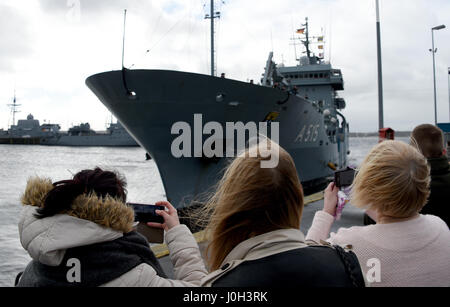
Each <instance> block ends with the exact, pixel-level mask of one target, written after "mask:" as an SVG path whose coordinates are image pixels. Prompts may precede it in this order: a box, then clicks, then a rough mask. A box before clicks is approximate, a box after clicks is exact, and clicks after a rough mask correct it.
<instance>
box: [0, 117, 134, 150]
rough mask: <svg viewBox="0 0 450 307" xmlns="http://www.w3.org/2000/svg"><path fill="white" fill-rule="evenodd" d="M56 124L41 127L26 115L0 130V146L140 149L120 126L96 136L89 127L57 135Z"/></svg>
mask: <svg viewBox="0 0 450 307" xmlns="http://www.w3.org/2000/svg"><path fill="white" fill-rule="evenodd" d="M60 129H61V127H60V125H58V124H43V125H40V123H39V120H37V119H34V117H33V115H32V114H29V115H28V116H27V118H26V119H22V120H19V121H18V123H17V125H14V124H13V125H12V126H11V127H10V128H9V129H8V130H7V131H5V130H0V144H23V145H49V146H111V147H113V146H122V147H132V146H139V145H138V143H136V141H135V140H134V139H133V138H132V137H131V136H130V135H129V134H128V132H127V131H126V130H125V129H124V128H123V126H122V125H121V124H120V123H111V124H110V126H109V127H108V128H107V130H106V131H105V132H96V131H94V130H92V129H91V128H90V125H89V123H85V124H81V125H79V126H75V127H72V128H70V129H69V131H67V132H62V131H60Z"/></svg>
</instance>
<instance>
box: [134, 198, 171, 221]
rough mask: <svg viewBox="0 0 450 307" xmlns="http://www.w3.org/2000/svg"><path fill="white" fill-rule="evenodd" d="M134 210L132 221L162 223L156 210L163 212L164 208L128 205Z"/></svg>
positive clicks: (162, 219)
mask: <svg viewBox="0 0 450 307" xmlns="http://www.w3.org/2000/svg"><path fill="white" fill-rule="evenodd" d="M128 205H129V206H131V207H132V208H133V210H134V220H135V221H136V222H141V223H149V222H154V223H160V224H163V223H164V218H163V217H162V216H159V215H157V214H156V210H164V209H165V208H166V207H164V206H155V205H144V204H133V203H128Z"/></svg>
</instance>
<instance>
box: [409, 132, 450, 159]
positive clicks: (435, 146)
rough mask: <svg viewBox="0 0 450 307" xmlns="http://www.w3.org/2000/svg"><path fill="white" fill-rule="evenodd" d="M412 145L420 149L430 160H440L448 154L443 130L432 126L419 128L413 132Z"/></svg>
mask: <svg viewBox="0 0 450 307" xmlns="http://www.w3.org/2000/svg"><path fill="white" fill-rule="evenodd" d="M411 145H414V146H416V147H418V148H419V150H420V151H421V152H422V154H423V155H424V156H425V157H426V158H428V159H430V158H440V157H441V156H442V155H445V153H446V149H445V147H444V134H443V132H442V130H441V129H439V128H438V127H436V126H433V125H430V124H424V125H420V126H417V127H416V128H415V129H414V130H413V132H412V134H411Z"/></svg>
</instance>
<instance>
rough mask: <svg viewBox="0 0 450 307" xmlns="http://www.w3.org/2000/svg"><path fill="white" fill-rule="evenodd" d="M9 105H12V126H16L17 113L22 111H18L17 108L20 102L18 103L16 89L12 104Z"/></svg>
mask: <svg viewBox="0 0 450 307" xmlns="http://www.w3.org/2000/svg"><path fill="white" fill-rule="evenodd" d="M8 106H9V107H11V112H12V114H13V123H12V125H11V126H14V125H15V124H16V113H19V112H20V111H18V110H17V109H16V108H17V107H20V106H21V105H20V104H17V100H16V90H14V100H13V103H12V104H8Z"/></svg>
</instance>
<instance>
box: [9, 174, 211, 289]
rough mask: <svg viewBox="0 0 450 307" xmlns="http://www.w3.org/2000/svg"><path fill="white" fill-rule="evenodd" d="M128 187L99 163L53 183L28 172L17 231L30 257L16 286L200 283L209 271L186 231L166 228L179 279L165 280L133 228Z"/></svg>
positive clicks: (177, 227)
mask: <svg viewBox="0 0 450 307" xmlns="http://www.w3.org/2000/svg"><path fill="white" fill-rule="evenodd" d="M125 186H126V183H125V180H124V179H122V178H120V176H118V175H117V174H115V173H113V172H108V171H103V170H101V169H100V168H96V169H95V170H84V171H82V172H80V173H78V174H76V175H75V176H74V177H73V179H72V180H65V181H60V182H56V183H53V184H52V182H51V181H50V179H42V178H31V179H30V180H29V181H28V183H27V187H26V190H25V193H24V195H23V196H22V203H23V205H24V207H23V211H22V213H21V217H20V221H19V234H20V241H21V243H22V246H23V247H24V248H25V249H26V250H27V251H28V253H29V254H30V256H31V258H32V259H33V260H32V261H31V262H30V263H29V264H28V266H27V268H26V269H25V271H24V272H23V274H22V275H21V276H20V279H19V280H18V284H17V285H18V286H19V287H60V286H62V287H73V286H80V287H96V286H131V287H150V286H164V287H168V286H198V285H199V281H200V279H201V278H202V277H204V276H205V275H206V274H207V272H206V269H205V266H204V264H203V260H202V258H201V255H200V251H199V249H198V245H197V243H196V241H195V239H194V238H193V236H192V234H191V232H190V231H189V229H188V228H187V227H186V226H184V225H176V226H174V227H170V230H169V228H167V230H168V231H167V232H166V242H167V244H168V246H169V250H170V255H171V259H172V262H173V264H174V268H175V269H174V272H175V277H176V279H177V280H170V279H167V278H166V275H165V273H164V271H163V270H162V268H161V266H160V264H159V262H158V260H157V259H156V257H155V256H154V254H153V253H152V251H151V250H150V248H149V244H148V242H147V240H146V239H145V238H144V237H143V236H142V235H140V234H138V233H137V232H136V231H134V230H133V225H134V211H133V209H132V208H131V207H129V206H127V205H126V190H125ZM159 204H160V205H165V206H169V205H170V204H168V203H166V202H162V203H159ZM170 207H171V206H170ZM171 209H172V210H171V211H170V214H172V215H176V210H175V209H173V207H172V208H171ZM175 238H176V242H175ZM186 264H188V265H186ZM76 270H79V271H78V272H77V271H76Z"/></svg>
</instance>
